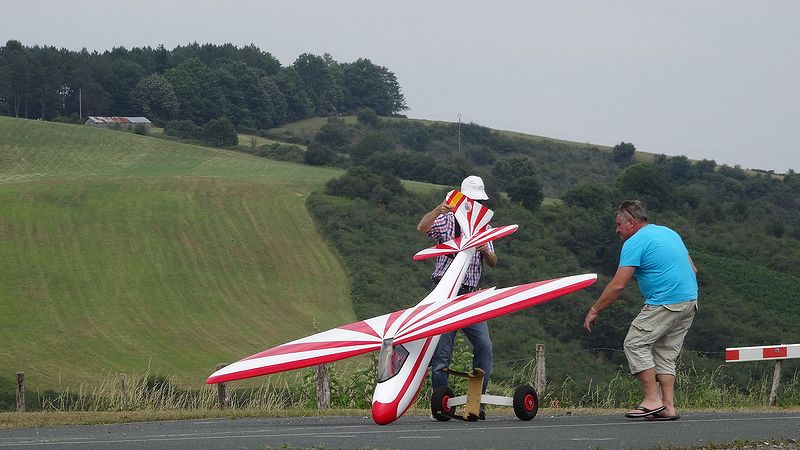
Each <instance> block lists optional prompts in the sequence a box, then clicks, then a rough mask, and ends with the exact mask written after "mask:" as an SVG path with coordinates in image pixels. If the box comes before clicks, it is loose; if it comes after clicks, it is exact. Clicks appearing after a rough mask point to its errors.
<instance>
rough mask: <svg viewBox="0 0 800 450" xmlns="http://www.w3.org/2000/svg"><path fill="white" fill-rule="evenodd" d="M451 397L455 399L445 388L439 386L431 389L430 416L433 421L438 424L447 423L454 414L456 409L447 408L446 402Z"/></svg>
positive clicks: (450, 391) (447, 388)
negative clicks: (436, 421)
mask: <svg viewBox="0 0 800 450" xmlns="http://www.w3.org/2000/svg"><path fill="white" fill-rule="evenodd" d="M453 397H455V394H454V393H453V391H452V390H451V389H450V388H449V387H447V386H439V387H436V388H434V389H433V394H431V414H432V415H433V418H434V419H436V420H438V421H440V422H447V421H448V420H450V419H451V417H452V416H453V415H454V414H455V413H456V407H455V406H453V407H451V408H448V407H447V401H448V400H450V399H451V398H453ZM445 414H447V415H445ZM448 416H450V417H448Z"/></svg>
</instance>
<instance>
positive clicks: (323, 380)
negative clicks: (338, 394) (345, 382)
mask: <svg viewBox="0 0 800 450" xmlns="http://www.w3.org/2000/svg"><path fill="white" fill-rule="evenodd" d="M330 407H331V383H330V379H329V377H328V366H327V365H325V364H320V365H318V366H317V409H328V408H330Z"/></svg>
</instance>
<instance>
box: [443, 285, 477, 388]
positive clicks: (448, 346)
mask: <svg viewBox="0 0 800 450" xmlns="http://www.w3.org/2000/svg"><path fill="white" fill-rule="evenodd" d="M436 281H438V280H435V282H436ZM434 286H435V283H434ZM473 290H475V289H474V288H472V287H469V286H461V289H460V290H459V291H458V293H459V295H461V294H465V293H467V292H471V291H473ZM461 331H463V332H464V334H465V335H466V336H467V339H468V340H469V343H470V344H472V367H473V369H475V368H480V369H483V372H484V373H485V376H484V377H483V393H486V386H488V385H489V375H491V373H492V340H491V339H489V324H488V323H487V322H478V323H476V324H473V325H470V326H468V327H464V328H462V329H461ZM456 333H457V331H451V332H450V333H445V334H443V335H441V337H440V338H439V344H438V345H437V346H436V351H435V352H433V357H432V358H431V386H432V387H434V388H436V387H439V386H447V382H448V375H447V373H446V372H443V371H442V370H443V369H444V368H445V367H448V366H449V365H450V360H451V358H452V356H453V343H454V342H455V339H456Z"/></svg>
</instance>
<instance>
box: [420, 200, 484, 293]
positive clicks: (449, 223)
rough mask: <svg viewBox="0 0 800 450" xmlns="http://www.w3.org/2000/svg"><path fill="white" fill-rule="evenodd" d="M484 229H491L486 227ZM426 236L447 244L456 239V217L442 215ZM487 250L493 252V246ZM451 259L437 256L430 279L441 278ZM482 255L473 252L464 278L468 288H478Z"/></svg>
mask: <svg viewBox="0 0 800 450" xmlns="http://www.w3.org/2000/svg"><path fill="white" fill-rule="evenodd" d="M486 228H487V229H488V228H492V227H491V226H490V225H487V226H486ZM428 236H429V237H431V238H433V239H438V240H439V241H440V242H447V241H449V240H451V239H455V237H456V216H455V215H454V214H453V213H447V214H442V215H441V216H439V217H437V218H436V220H434V221H433V225H431V229H430V230H429V231H428ZM489 250H490V251H494V245H492V243H491V242H489ZM452 261H453V258H450V257H448V256H438V257H437V258H436V266H435V267H434V269H433V274H431V278H441V277H442V276H443V275H444V273H445V272H446V271H447V268H448V267H450V263H451V262H452ZM482 262H483V254H482V253H481V252H475V255H474V256H473V257H472V262H470V264H469V267H468V268H467V275H466V276H465V277H464V283H463V284H464V285H467V286H469V287H473V288H475V287H478V282H479V281H481V273H482V270H481V268H482V266H481V264H482Z"/></svg>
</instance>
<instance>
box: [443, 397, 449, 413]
mask: <svg viewBox="0 0 800 450" xmlns="http://www.w3.org/2000/svg"><path fill="white" fill-rule="evenodd" d="M448 400H450V396H448V395H445V396H444V397H442V412H447V411H450V407H449V406H447V401H448Z"/></svg>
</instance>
